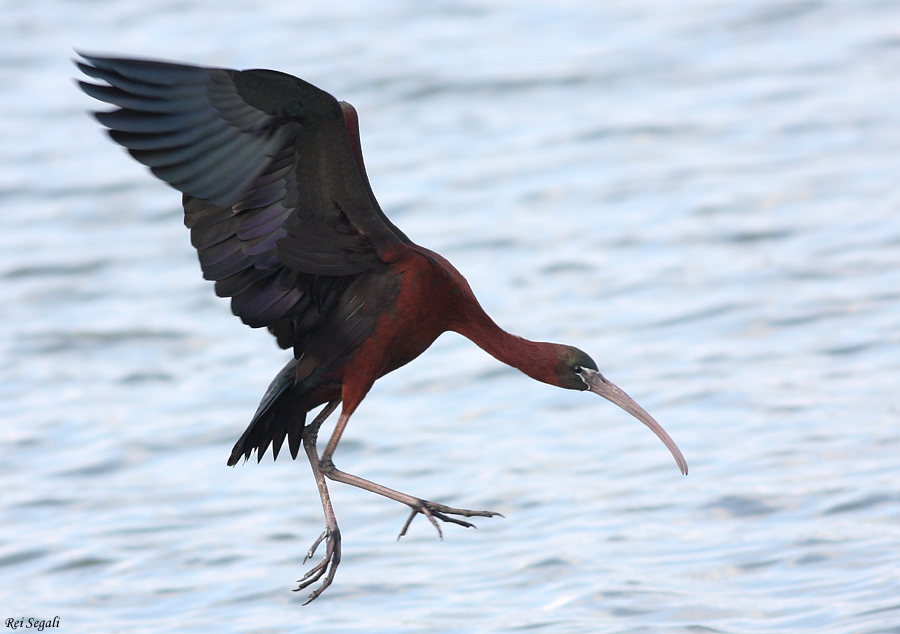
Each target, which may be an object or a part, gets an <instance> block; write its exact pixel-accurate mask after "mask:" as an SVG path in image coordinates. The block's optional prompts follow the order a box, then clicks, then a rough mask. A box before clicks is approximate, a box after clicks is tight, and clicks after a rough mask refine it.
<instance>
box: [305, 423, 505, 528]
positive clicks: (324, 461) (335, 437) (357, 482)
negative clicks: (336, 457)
mask: <svg viewBox="0 0 900 634" xmlns="http://www.w3.org/2000/svg"><path fill="white" fill-rule="evenodd" d="M349 418H350V416H349V415H347V414H341V417H340V418H339V419H338V422H337V424H336V425H335V428H334V432H333V433H332V434H331V439H330V440H329V441H328V445H326V447H325V451H323V452H322V457H321V459H320V460H319V469H320V470H321V473H322V474H323V475H324V476H325V477H326V478H328V479H329V480H334V481H335V482H342V483H344V484H349V485H351V486H355V487H358V488H360V489H364V490H366V491H371V492H372V493H377V494H378V495H383V496H384V497H386V498H390V499H391V500H396V501H397V502H400V503H401V504H406V505H407V506H408V507H410V508H411V509H412V513H410V515H409V518H407V520H406V523H405V524H404V525H403V528H402V529H401V530H400V534H399V535H398V536H397V539H400V538H401V537H403V536H404V535H405V534H406V530H407V529H408V528H409V525H410V523H412V521H413V519H414V518H415V517H416V515H418V514H419V513H421V514H422V515H424V516H425V517H427V518H428V520H429V521H430V522H431V524H432V525H433V526H434V527H435V529H437V532H438V537H440V538H441V539H443V538H444V534H443V532H442V531H441V527H440V524H438V523H437V520H441V521H442V522H448V523H450V524H458V525H459V526H465V527H466V528H476V527H475V525H474V524H471V523H469V522H466V521H464V520H461V519H457V518H455V517H450V516H451V515H461V516H462V517H494V516H495V515H500V513H495V512H494V511H470V510H469V509H456V508H452V507H449V506H444V505H443V504H438V503H437V502H430V501H428V500H423V499H421V498H417V497H413V496H412V495H408V494H406V493H401V492H400V491H395V490H394V489H390V488H388V487H386V486H384V485H381V484H378V483H376V482H372V481H371V480H366V479H365V478H361V477H359V476H356V475H353V474H350V473H345V472H343V471H341V470H340V469H338V468H337V467H335V466H334V462H332V459H331V456H332V455H333V454H334V450H335V449H336V448H337V444H338V442H339V441H340V439H341V434H342V433H343V432H344V427H346V426H347V420H348V419H349ZM500 517H503V516H502V515H500Z"/></svg>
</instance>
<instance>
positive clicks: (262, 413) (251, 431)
mask: <svg viewBox="0 0 900 634" xmlns="http://www.w3.org/2000/svg"><path fill="white" fill-rule="evenodd" d="M296 368H297V360H296V359H291V360H290V361H289V362H288V364H287V365H286V366H284V368H282V370H281V371H280V372H279V373H278V375H277V376H276V377H275V378H274V379H273V380H272V383H270V384H269V388H268V389H267V390H266V393H265V395H264V396H263V398H262V400H261V401H260V403H259V407H258V408H257V410H256V413H255V414H254V415H253V419H252V420H251V421H250V424H249V425H248V426H247V429H246V431H244V433H243V434H242V435H241V437H240V438H239V439H238V441H237V442H236V443H235V445H234V448H233V449H232V450H231V456H230V457H229V458H228V466H229V467H231V466H234V465H235V464H237V462H238V460H240V459H241V457H243V458H244V459H245V460H246V459H248V458H250V454H251V453H253V450H254V449H255V450H256V454H257V461H260V460H262V457H263V454H265V452H266V449H268V447H269V445H270V444H271V445H272V456H273V459H274V458H277V457H278V452H279V451H280V450H281V446H282V444H283V443H284V437H285V435H287V436H288V444H289V446H290V450H291V456H292V457H293V458H296V457H297V453H298V451H299V449H300V438H301V435H302V433H303V426H304V425H305V423H306V411H305V409H303V408H298V407H296V405H297V403H296V400H295V399H296V393H295V391H294V390H293V388H294V387H296V384H297V378H296Z"/></svg>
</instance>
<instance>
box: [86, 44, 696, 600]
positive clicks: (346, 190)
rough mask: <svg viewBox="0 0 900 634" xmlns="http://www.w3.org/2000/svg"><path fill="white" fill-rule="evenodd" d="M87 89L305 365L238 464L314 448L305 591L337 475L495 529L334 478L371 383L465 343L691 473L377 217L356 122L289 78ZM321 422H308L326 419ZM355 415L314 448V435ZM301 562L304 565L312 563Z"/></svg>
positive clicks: (217, 276)
mask: <svg viewBox="0 0 900 634" xmlns="http://www.w3.org/2000/svg"><path fill="white" fill-rule="evenodd" d="M82 58H83V61H77V62H76V63H77V64H78V66H79V68H80V69H81V70H82V71H83V72H84V73H85V74H86V75H88V76H89V77H92V78H94V79H96V80H99V81H101V82H103V83H102V84H98V83H90V82H80V85H81V88H82V89H83V90H84V91H85V92H86V93H87V94H88V95H90V96H92V97H95V98H96V99H99V100H100V101H104V102H107V103H109V104H112V105H114V106H116V107H117V109H115V110H113V111H111V112H98V113H95V115H96V117H97V119H98V120H99V121H100V123H102V124H103V125H104V126H106V127H107V128H109V134H110V136H111V137H112V138H113V140H114V141H116V142H117V143H119V144H121V145H123V146H124V147H126V148H127V149H128V151H129V153H130V154H131V155H132V156H133V157H134V158H135V159H137V160H138V161H140V162H141V163H143V164H144V165H146V166H148V167H149V168H150V169H151V171H152V172H153V173H154V174H155V175H156V176H158V177H159V178H160V179H162V180H164V181H165V182H167V183H169V184H170V185H171V186H173V187H175V188H176V189H178V190H180V191H181V192H182V193H183V195H184V196H183V204H184V213H185V225H187V227H188V228H190V230H191V242H192V244H193V245H194V247H196V248H197V251H198V252H199V257H200V265H201V267H202V269H203V275H204V277H205V278H206V279H209V280H214V281H215V290H216V294H217V295H219V296H220V297H230V298H231V309H232V311H233V312H234V314H235V315H237V316H238V317H240V318H241V320H242V321H243V322H244V323H245V324H247V325H248V326H251V327H253V328H261V327H265V328H268V329H269V331H270V332H271V333H272V334H273V335H274V336H275V338H276V340H277V342H278V345H279V346H281V347H282V348H285V349H287V348H290V349H292V350H293V358H292V359H291V360H290V361H289V362H288V364H287V365H286V366H285V367H284V369H283V370H281V372H279V373H278V376H276V377H275V379H274V380H273V381H272V383H271V385H270V386H269V388H268V390H267V391H266V393H265V395H264V396H263V399H262V401H261V403H260V405H259V408H258V409H257V411H256V413H255V414H254V416H253V419H252V420H251V421H250V425H249V426H248V427H247V430H246V431H245V432H244V434H243V435H242V436H241V437H240V439H239V440H238V441H237V444H235V446H234V449H233V450H232V452H231V457H230V458H229V459H228V464H229V465H234V464H235V463H236V462H238V460H240V459H241V458H242V457H243V458H244V459H245V460H246V459H247V458H249V456H250V454H251V453H253V451H256V455H257V459H258V460H259V459H262V456H263V454H264V453H265V451H266V449H267V448H268V447H269V445H270V444H271V445H272V455H273V457H274V458H277V457H278V452H279V450H280V449H281V447H282V444H283V443H284V440H285V438H287V441H288V448H289V449H290V453H291V456H292V457H293V458H296V457H297V454H298V452H299V450H300V446H301V445H302V446H303V449H304V451H305V452H306V456H307V458H308V459H309V464H310V466H311V467H312V472H313V475H314V476H315V479H316V484H317V485H318V490H319V495H320V497H321V499H322V508H323V511H324V514H325V531H324V532H323V533H322V535H321V536H320V537H319V538H318V539H316V541H315V543H314V544H313V545H312V547H311V548H310V549H309V551H308V553H307V559H308V558H311V557H312V556H313V555H314V553H315V551H316V548H317V547H318V546H319V545H320V544H321V543H322V542H323V541H324V542H325V544H326V550H325V556H324V558H323V559H322V561H321V562H320V563H319V564H318V565H316V566H315V567H313V568H312V569H311V570H310V571H309V572H307V573H306V574H305V575H304V576H303V578H302V579H300V580H299V587H298V588H297V590H301V589H303V588H307V587H309V586H312V585H313V584H315V583H317V582H320V584H319V586H318V587H317V588H316V589H315V590H314V591H313V592H312V594H311V595H310V596H309V599H308V601H307V602H309V601H312V600H313V599H315V598H316V597H318V596H319V595H320V594H321V593H322V591H323V590H324V589H325V588H327V587H328V586H329V585H330V584H331V582H332V580H333V578H334V574H335V571H336V569H337V567H338V564H339V563H340V559H341V537H340V531H339V529H338V524H337V520H336V518H335V514H334V510H333V508H332V506H331V501H330V499H329V495H328V487H327V486H326V482H325V479H326V478H328V479H330V480H336V481H337V482H343V483H345V484H351V485H353V486H356V487H360V488H362V489H365V490H367V491H372V492H373V493H377V494H379V495H383V496H385V497H388V498H390V499H392V500H396V501H398V502H401V503H403V504H405V505H407V506H409V507H410V509H411V513H410V515H409V518H408V519H407V520H406V523H405V524H404V526H403V528H402V530H401V531H400V536H403V535H404V534H405V532H406V529H407V528H408V526H409V524H410V522H411V521H412V520H413V518H414V517H415V516H416V515H417V514H419V513H421V514H422V515H424V516H425V517H427V518H428V520H429V521H430V522H431V523H432V524H433V525H434V526H435V528H437V531H438V534H439V535H440V534H441V528H440V525H439V524H438V521H441V522H449V523H452V524H458V525H460V526H465V527H472V524H470V523H469V522H467V521H465V520H463V519H460V518H461V517H492V516H494V515H498V513H493V512H491V511H470V510H467V509H458V508H451V507H448V506H444V505H443V504H437V503H435V502H430V501H427V500H423V499H420V498H417V497H413V496H411V495H407V494H405V493H400V492H399V491H394V490H393V489H389V488H387V487H385V486H382V485H380V484H376V483H374V482H370V481H369V480H365V479H363V478H360V477H358V476H355V475H351V474H349V473H345V472H343V471H340V470H339V469H337V468H336V467H335V465H334V463H333V462H332V456H333V455H334V451H335V449H336V448H337V445H338V441H339V440H340V438H341V434H342V433H343V432H344V428H345V427H346V425H347V420H348V419H349V418H350V415H351V414H353V412H354V411H355V410H356V408H357V407H358V406H359V404H360V402H361V401H362V400H363V398H364V397H365V395H366V393H367V392H368V391H369V389H370V388H371V387H372V384H373V383H374V382H375V381H376V380H377V379H378V378H379V377H381V376H384V375H385V374H387V373H388V372H390V371H392V370H395V369H397V368H399V367H400V366H402V365H404V364H406V363H409V362H410V361H412V360H413V359H415V358H416V357H417V356H419V355H420V354H422V353H423V352H424V351H425V350H426V349H427V348H428V346H430V345H431V344H432V342H434V340H435V339H437V337H438V336H439V335H440V334H441V333H443V332H446V331H454V332H458V333H459V334H461V335H463V336H465V337H468V338H469V339H471V340H472V341H473V342H475V343H476V344H477V345H478V346H480V347H481V348H482V349H484V350H485V351H486V352H487V353H488V354H490V355H492V356H494V357H495V358H496V359H498V360H500V361H502V362H503V363H506V364H508V365H511V366H512V367H514V368H517V369H519V370H521V371H522V372H524V373H525V374H527V375H528V376H530V377H531V378H533V379H536V380H538V381H542V382H544V383H549V384H550V385H556V386H558V387H562V388H566V389H569V390H582V391H590V392H594V393H595V394H599V395H600V396H602V397H604V398H606V399H608V400H610V401H612V402H613V403H615V404H616V405H618V406H619V407H621V408H622V409H624V410H625V411H627V412H628V413H630V414H631V415H633V416H634V417H635V418H637V419H638V420H640V421H641V422H642V423H644V424H645V425H647V426H648V427H649V428H650V429H651V430H653V432H654V433H655V434H656V435H657V436H659V438H661V439H662V441H663V442H664V443H665V445H666V447H668V448H669V450H670V451H671V452H672V454H673V455H674V456H675V459H676V461H677V462H678V466H679V467H680V468H681V471H682V473H685V474H686V473H687V464H686V463H685V460H684V457H683V456H682V455H681V452H680V451H679V450H678V447H677V446H676V445H675V443H674V442H673V441H672V439H671V438H670V437H669V436H668V434H666V432H665V431H664V430H663V429H662V427H660V425H659V424H658V423H657V422H656V421H655V420H653V418H652V417H651V416H650V415H649V414H648V413H647V412H645V411H644V410H643V409H642V408H641V407H640V406H639V405H638V404H637V403H635V402H634V401H633V400H632V399H631V398H630V397H629V396H628V395H627V394H625V392H623V391H622V390H620V389H619V388H618V387H616V386H615V385H613V384H612V383H610V382H609V381H608V380H606V378H604V377H603V375H602V374H600V372H599V371H598V370H597V365H596V364H595V363H594V361H593V360H592V359H591V358H590V357H589V356H588V355H587V354H585V353H584V352H582V351H581V350H578V349H577V348H573V347H572V346H566V345H560V344H555V343H541V342H534V341H528V340H527V339H522V338H520V337H517V336H515V335H511V334H509V333H508V332H506V331H504V330H502V329H501V328H500V327H499V326H497V324H495V323H494V321H493V320H492V319H491V318H490V317H489V316H488V315H487V314H486V313H485V312H484V310H483V309H482V308H481V306H480V305H479V303H478V300H476V299H475V296H474V295H473V293H472V290H471V289H470V288H469V285H468V283H467V282H466V280H465V279H464V278H463V276H462V275H461V274H460V273H459V272H458V271H457V270H456V269H455V268H454V267H453V265H452V264H450V263H449V262H448V261H447V260H445V259H444V258H443V257H441V256H440V255H438V254H437V253H434V252H433V251H429V250H428V249H425V248H423V247H420V246H419V245H417V244H415V243H413V242H412V241H411V240H410V239H409V238H408V237H406V235H404V233H403V232H402V231H400V229H398V228H397V227H396V226H395V225H394V224H393V223H392V222H391V221H390V220H389V219H388V218H387V216H385V214H384V212H383V211H382V210H381V208H380V207H379V206H378V203H377V202H376V200H375V196H374V194H373V193H372V188H371V187H370V185H369V180H368V177H367V176H366V170H365V167H364V165H363V158H362V150H361V147H360V141H359V126H358V121H357V115H356V111H355V110H354V109H353V107H352V106H351V105H350V104H348V103H345V102H339V101H337V100H336V99H335V98H334V97H332V96H331V95H330V94H328V93H326V92H324V91H322V90H320V89H318V88H316V87H315V86H313V85H311V84H309V83H307V82H305V81H303V80H302V79H298V78H296V77H293V76H291V75H287V74H284V73H280V72H276V71H272V70H245V71H238V70H230V69H225V68H207V67H200V66H189V65H184V64H173V63H164V62H157V61H146V60H134V59H116V58H108V57H98V56H94V55H82ZM323 405H324V407H323V408H322V410H321V411H320V412H319V413H318V415H316V416H315V418H314V419H313V420H312V422H311V423H307V422H306V416H307V413H308V412H310V411H311V410H313V409H314V408H316V407H319V406H323ZM338 405H341V413H340V417H339V419H338V421H337V424H336V426H335V430H334V432H333V434H332V435H331V439H330V440H329V441H328V444H327V445H326V446H325V450H324V451H323V452H322V453H321V455H320V454H319V453H318V450H317V449H316V437H317V434H318V431H319V428H320V426H321V425H322V423H323V422H324V421H325V419H326V418H327V417H328V416H329V415H330V414H331V413H332V412H333V411H334V410H335V409H336V408H337V406H338ZM304 561H305V560H304Z"/></svg>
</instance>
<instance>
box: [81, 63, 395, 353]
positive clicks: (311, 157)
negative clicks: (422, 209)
mask: <svg viewBox="0 0 900 634" xmlns="http://www.w3.org/2000/svg"><path fill="white" fill-rule="evenodd" d="M82 57H83V59H84V60H85V61H84V62H80V61H79V62H77V64H78V66H79V68H80V69H81V70H82V71H83V72H84V73H85V74H86V75H88V76H90V77H93V78H95V79H98V80H101V81H102V82H105V84H103V85H101V84H96V83H89V82H79V83H80V85H81V88H82V89H83V90H84V91H85V92H86V93H87V94H89V95H90V96H92V97H95V98H96V99H99V100H101V101H104V102H107V103H110V104H112V105H115V106H118V109H116V110H113V111H112V112H98V113H96V117H97V119H98V120H99V121H100V122H101V123H102V124H103V125H105V126H106V127H107V128H109V133H110V136H111V137H112V138H113V140H115V141H116V142H117V143H119V144H121V145H123V146H124V147H126V148H127V149H128V151H129V153H130V154H131V155H132V156H133V157H134V158H135V159H137V160H138V161H140V162H141V163H143V164H144V165H147V166H148V167H149V168H150V169H151V170H152V172H153V173H154V174H155V175H156V176H158V177H159V178H160V179H162V180H164V181H165V182H167V183H169V184H170V185H172V186H173V187H175V188H176V189H178V190H180V191H182V192H183V193H184V211H185V224H186V225H187V226H188V227H189V228H190V229H191V241H192V243H193V245H194V246H195V247H196V248H197V250H198V252H199V256H200V263H201V266H202V269H203V274H204V277H205V278H207V279H210V280H215V282H216V293H217V294H218V295H219V296H222V297H231V298H232V303H231V307H232V311H233V312H234V314H235V315H237V316H239V317H240V318H241V319H242V320H243V321H244V323H246V324H248V325H250V326H253V327H262V326H267V327H268V328H269V330H271V331H272V332H273V334H275V335H276V337H277V338H278V342H279V345H281V346H282V347H291V346H293V347H294V348H295V354H298V355H299V353H300V352H302V347H303V345H304V342H303V339H304V336H305V333H308V332H310V331H311V330H312V329H314V328H315V327H316V326H317V325H318V324H319V323H320V322H321V320H322V319H323V318H324V316H325V315H326V314H327V313H328V311H329V310H330V309H331V308H332V307H333V306H334V305H335V304H336V303H337V301H338V300H339V299H340V297H341V295H342V294H343V293H344V291H346V289H347V288H348V287H349V285H350V284H351V283H352V282H353V281H354V280H355V279H356V278H357V277H358V276H359V275H360V274H362V273H364V272H370V271H376V270H378V269H379V268H383V267H385V266H386V263H388V262H390V261H391V259H392V258H393V257H394V256H395V255H396V253H397V249H398V247H399V248H402V247H403V246H405V245H406V244H409V240H408V238H406V236H405V235H403V233H402V232H400V230H399V229H397V228H396V227H395V226H394V225H393V224H391V222H390V221H389V220H388V219H387V218H386V217H385V216H384V213H383V212H382V211H381V209H380V208H379V207H378V203H377V202H376V201H375V198H374V196H373V195H372V191H371V187H370V186H369V182H368V179H367V177H366V174H365V168H364V166H363V163H362V153H361V150H360V147H359V132H358V128H357V124H356V114H355V111H353V109H352V107H351V106H350V105H349V104H342V103H339V102H338V101H337V100H336V99H335V98H334V97H332V96H331V95H329V94H328V93H326V92H324V91H322V90H320V89H318V88H316V87H315V86H313V85H311V84H309V83H307V82H305V81H303V80H301V79H298V78H296V77H293V76H291V75H287V74H284V73H279V72H276V71H271V70H246V71H237V70H229V69H224V68H207V67H199V66H188V65H182V64H173V63H164V62H155V61H144V60H132V59H116V58H106V57H98V56H92V55H82Z"/></svg>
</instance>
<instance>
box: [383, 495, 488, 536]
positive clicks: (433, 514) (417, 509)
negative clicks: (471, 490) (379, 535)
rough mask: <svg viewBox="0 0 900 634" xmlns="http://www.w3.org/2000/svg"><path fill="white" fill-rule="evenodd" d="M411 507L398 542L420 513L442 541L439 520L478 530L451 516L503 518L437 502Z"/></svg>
mask: <svg viewBox="0 0 900 634" xmlns="http://www.w3.org/2000/svg"><path fill="white" fill-rule="evenodd" d="M409 506H410V508H412V513H410V514H409V517H408V518H407V519H406V523H405V524H404V525H403V528H402V529H401V530H400V534H399V535H397V540H398V541H399V540H400V538H401V537H403V536H404V535H406V529H408V528H409V525H410V524H411V523H412V521H413V520H414V519H415V517H416V515H418V514H419V513H421V514H422V515H424V516H425V517H427V518H428V521H429V522H431V525H432V526H434V528H435V529H436V530H437V532H438V537H440V538H441V539H444V533H443V532H442V531H441V525H440V524H438V523H437V521H438V520H441V521H442V522H447V523H449V524H458V525H459V526H465V527H466V528H478V527H477V526H475V525H474V524H472V523H471V522H467V521H465V520H461V519H458V518H455V517H450V516H451V515H462V516H463V517H494V516H499V517H503V515H501V514H500V513H495V512H494V511H470V510H469V509H455V508H451V507H449V506H444V505H443V504H438V503H437V502H429V501H428V500H418V501H417V503H416V504H410V505H409Z"/></svg>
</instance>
